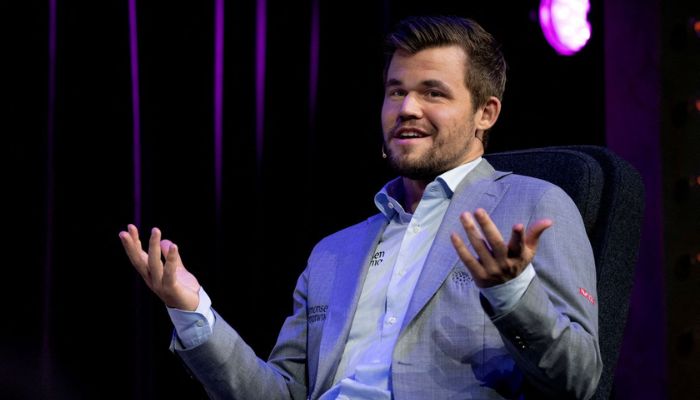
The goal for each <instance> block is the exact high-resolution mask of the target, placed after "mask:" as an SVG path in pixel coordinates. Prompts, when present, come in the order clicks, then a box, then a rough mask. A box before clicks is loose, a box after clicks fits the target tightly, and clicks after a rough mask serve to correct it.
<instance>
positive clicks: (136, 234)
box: [127, 224, 141, 247]
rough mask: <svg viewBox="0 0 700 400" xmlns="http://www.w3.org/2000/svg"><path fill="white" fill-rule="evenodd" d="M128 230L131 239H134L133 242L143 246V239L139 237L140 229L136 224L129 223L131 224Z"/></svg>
mask: <svg viewBox="0 0 700 400" xmlns="http://www.w3.org/2000/svg"><path fill="white" fill-rule="evenodd" d="M127 230H128V231H129V235H130V236H131V239H132V240H133V242H134V243H137V244H138V245H139V247H140V246H141V239H139V230H138V229H137V228H136V225H134V224H129V226H127Z"/></svg>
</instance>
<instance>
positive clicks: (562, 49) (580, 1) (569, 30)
mask: <svg viewBox="0 0 700 400" xmlns="http://www.w3.org/2000/svg"><path fill="white" fill-rule="evenodd" d="M590 8H591V4H590V2H589V0H542V1H541V2H540V26H541V27H542V32H543V33H544V37H545V38H546V39H547V42H549V44H550V45H551V46H552V47H553V48H554V50H556V52H557V53H559V54H561V55H564V56H570V55H573V54H575V53H577V52H578V51H579V50H581V49H582V48H583V46H585V45H586V43H587V42H588V39H590V37H591V24H590V23H589V22H588V11H589V10H590Z"/></svg>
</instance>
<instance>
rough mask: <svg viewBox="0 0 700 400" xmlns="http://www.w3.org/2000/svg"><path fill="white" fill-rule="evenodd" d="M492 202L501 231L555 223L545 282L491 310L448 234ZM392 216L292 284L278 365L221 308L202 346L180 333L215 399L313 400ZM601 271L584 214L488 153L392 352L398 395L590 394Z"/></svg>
mask: <svg viewBox="0 0 700 400" xmlns="http://www.w3.org/2000/svg"><path fill="white" fill-rule="evenodd" d="M479 207H481V208H484V209H485V210H486V211H487V212H488V213H489V214H490V216H491V218H492V219H493V220H494V222H495V223H496V225H497V226H498V228H499V230H500V231H501V233H502V234H503V235H504V236H505V237H506V240H508V237H507V236H508V235H509V234H510V232H511V228H512V226H513V224H515V223H519V222H522V223H525V224H528V223H530V222H532V221H535V220H537V219H540V218H551V219H552V220H553V221H554V225H553V226H552V227H551V228H549V229H548V230H546V231H545V232H544V234H543V235H542V237H541V240H540V245H539V248H538V251H537V254H536V256H535V259H534V260H533V263H532V264H533V266H534V268H535V271H536V277H535V278H534V280H533V281H532V283H531V284H530V285H529V286H528V288H527V290H526V291H525V294H524V295H523V297H522V298H521V299H520V300H519V302H518V303H517V305H516V306H515V308H514V309H512V310H511V311H509V312H507V313H506V314H504V315H499V316H497V317H494V316H493V315H492V312H491V310H490V307H489V304H488V302H487V301H486V300H484V299H483V298H482V296H481V295H480V293H479V290H478V288H477V287H476V285H475V284H474V283H473V281H472V279H471V276H470V275H469V272H468V270H467V268H466V267H465V266H464V265H463V264H462V262H461V261H460V259H459V258H458V256H457V254H456V252H455V250H454V248H453V247H452V244H451V242H450V238H449V236H450V233H451V232H458V233H460V234H462V236H463V237H464V240H465V242H466V243H468V241H467V240H466V237H465V235H464V231H463V229H462V227H461V225H460V223H459V214H460V213H462V212H463V211H473V210H475V209H476V208H479ZM387 223H388V221H387V220H386V218H385V217H384V216H383V215H381V214H378V215H375V216H373V217H371V218H369V219H368V220H366V221H364V222H361V223H359V224H357V225H354V226H351V227H348V228H346V229H344V230H341V231H339V232H337V233H334V234H332V235H330V236H328V237H326V238H324V239H323V240H321V241H320V242H319V243H318V244H317V245H316V247H315V248H314V249H313V251H312V253H311V255H310V257H309V260H308V265H307V267H306V269H305V270H304V272H303V273H302V275H301V276H300V277H299V280H298V282H297V286H296V289H295V291H294V296H293V297H294V313H293V314H292V315H291V316H290V317H288V318H287V319H286V321H285V323H284V325H283V326H282V329H281V331H280V334H279V337H278V340H277V344H276V345H275V347H274V349H273V350H272V353H271V354H270V357H269V359H268V361H264V360H261V359H259V358H257V357H256V355H255V353H254V352H253V350H252V349H251V348H250V347H249V346H248V345H246V344H245V343H244V341H243V340H242V339H241V338H240V336H239V335H238V334H237V333H236V332H235V330H233V329H232V328H231V327H230V326H229V325H228V324H227V323H226V322H225V321H224V320H223V319H222V318H221V316H219V315H216V323H215V324H214V329H213V333H212V336H211V337H210V339H209V340H208V341H207V342H205V343H203V344H202V345H200V346H197V347H195V348H192V349H183V348H182V347H181V346H180V345H179V344H178V341H177V340H173V343H172V348H173V350H174V351H175V352H176V353H177V354H178V355H179V356H180V357H181V358H182V359H183V361H184V362H185V364H186V365H187V366H188V367H189V369H190V370H191V371H192V373H193V374H194V375H195V376H196V377H197V379H199V380H200V381H201V382H202V384H203V385H204V387H205V388H206V390H207V392H208V393H209V395H210V396H211V397H213V398H235V399H305V398H310V399H316V398H318V397H319V396H321V395H322V394H323V393H324V392H325V391H326V390H328V389H329V388H330V387H331V386H332V385H333V383H334V382H333V378H334V375H335V372H336V368H337V364H338V362H339V361H340V357H341V355H342V352H343V348H344V346H345V341H346V338H347V336H348V333H349V331H350V324H351V322H352V319H353V315H354V312H355V309H356V307H357V302H358V299H359V296H360V292H361V289H362V283H363V281H364V278H365V275H366V273H367V266H368V265H369V258H370V257H371V254H372V252H373V251H374V249H375V247H376V245H377V241H378V240H379V237H380V236H381V233H382V231H383V229H384V228H385V227H386V225H387ZM597 309H598V305H597V298H596V281H595V266H594V262H593V254H592V251H591V246H590V243H589V241H588V238H587V236H586V232H585V230H584V227H583V222H582V221H581V217H580V214H579V212H578V210H577V208H576V206H575V205H574V203H573V202H572V201H571V199H570V198H569V197H568V196H567V195H566V194H565V193H564V192H563V191H562V190H561V189H559V188H558V187H556V186H554V185H552V184H550V183H547V182H544V181H541V180H537V179H534V178H529V177H523V176H519V175H515V174H511V173H508V172H499V171H495V170H494V169H493V168H492V167H491V165H490V164H489V163H488V162H487V161H486V160H483V161H482V162H481V163H479V165H478V166H477V167H476V168H475V169H474V170H473V171H472V172H471V173H469V174H468V175H467V176H466V177H465V179H464V180H463V181H462V182H461V183H460V184H459V186H458V187H457V190H456V191H455V193H454V195H453V197H452V200H451V203H450V206H449V207H448V209H447V212H446V214H445V217H444V219H443V221H442V223H441V225H440V228H439V230H438V232H437V236H436V238H435V242H434V243H433V246H432V248H431V249H430V252H429V254H428V257H427V260H426V263H425V266H424V267H423V271H422V273H421V275H420V278H419V279H418V283H417V285H416V288H415V292H414V293H413V297H412V299H411V301H410V304H409V307H408V311H407V315H406V318H405V319H404V324H403V326H402V328H401V333H400V336H399V339H398V341H397V343H396V347H395V348H394V353H393V361H392V366H391V381H392V391H393V396H394V398H395V399H472V398H474V399H502V398H522V397H525V398H543V397H556V398H567V397H570V398H588V397H590V396H592V395H593V393H594V392H595V389H596V385H597V382H598V379H599V377H600V373H601V370H602V361H601V357H600V349H599V346H598V311H597Z"/></svg>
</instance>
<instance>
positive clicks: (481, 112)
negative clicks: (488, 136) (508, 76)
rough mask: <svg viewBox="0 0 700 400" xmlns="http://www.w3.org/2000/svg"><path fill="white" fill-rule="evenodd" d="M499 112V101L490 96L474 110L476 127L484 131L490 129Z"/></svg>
mask: <svg viewBox="0 0 700 400" xmlns="http://www.w3.org/2000/svg"><path fill="white" fill-rule="evenodd" d="M500 113H501V101H500V100H498V99H497V98H496V97H494V96H491V97H489V99H488V100H486V104H484V105H483V106H482V107H480V108H479V109H478V110H477V111H476V121H475V122H476V129H477V130H480V131H485V130H488V129H491V127H492V126H493V125H494V124H495V123H496V120H497V119H498V115H499V114H500Z"/></svg>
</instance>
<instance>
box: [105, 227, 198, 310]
mask: <svg viewBox="0 0 700 400" xmlns="http://www.w3.org/2000/svg"><path fill="white" fill-rule="evenodd" d="M127 230H128V232H124V231H122V232H119V238H120V239H121V241H122V245H124V250H126V255H127V256H129V260H130V261H131V264H133V266H134V268H136V270H137V271H138V272H139V274H141V277H142V278H143V280H144V281H145V282H146V285H148V287H149V288H150V289H151V290H152V291H153V293H155V294H156V295H158V297H159V298H160V299H161V300H163V302H164V303H165V305H166V306H168V307H171V308H177V309H180V310H185V311H194V310H196V309H197V306H198V305H199V287H200V286H199V282H197V278H195V277H194V275H192V274H191V273H190V272H189V271H188V270H187V269H186V268H185V266H184V265H183V264H182V260H181V259H180V253H179V252H178V249H177V246H176V245H175V244H174V243H172V242H171V241H169V240H161V238H160V237H161V234H160V230H159V229H158V228H153V230H151V238H150V240H149V241H148V253H146V252H145V251H144V250H143V248H142V246H141V240H139V232H138V229H136V226H134V225H131V224H129V226H128V228H127ZM161 253H162V254H163V256H164V258H165V264H163V260H162V257H161Z"/></svg>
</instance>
